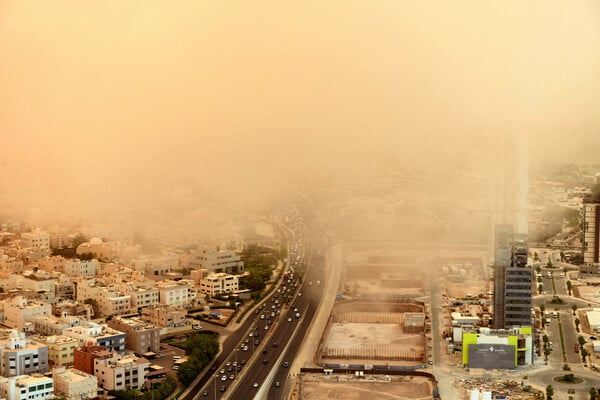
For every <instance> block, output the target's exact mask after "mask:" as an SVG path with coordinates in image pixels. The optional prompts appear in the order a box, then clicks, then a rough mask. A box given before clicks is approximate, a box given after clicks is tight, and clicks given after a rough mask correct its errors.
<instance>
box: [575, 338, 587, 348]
mask: <svg viewBox="0 0 600 400" xmlns="http://www.w3.org/2000/svg"><path fill="white" fill-rule="evenodd" d="M577 342H578V343H579V345H580V346H583V345H584V344H586V343H587V342H586V341H585V338H584V337H583V336H581V335H579V336H578V337H577Z"/></svg>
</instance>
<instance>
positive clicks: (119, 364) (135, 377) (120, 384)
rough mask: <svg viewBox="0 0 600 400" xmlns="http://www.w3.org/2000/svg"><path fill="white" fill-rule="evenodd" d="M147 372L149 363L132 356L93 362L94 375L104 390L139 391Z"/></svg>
mask: <svg viewBox="0 0 600 400" xmlns="http://www.w3.org/2000/svg"><path fill="white" fill-rule="evenodd" d="M149 370H150V363H149V362H148V361H146V359H145V358H138V357H136V356H134V355H133V354H128V355H125V356H122V355H119V354H115V355H114V356H113V357H112V358H96V359H95V360H94V375H96V377H97V378H98V384H99V385H100V386H102V387H103V388H104V389H105V390H125V389H140V388H142V386H143V385H144V382H145V380H146V374H147V373H148V371H149Z"/></svg>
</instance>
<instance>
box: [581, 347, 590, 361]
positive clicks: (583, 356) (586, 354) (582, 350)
mask: <svg viewBox="0 0 600 400" xmlns="http://www.w3.org/2000/svg"><path fill="white" fill-rule="evenodd" d="M588 354H589V353H588V351H587V350H586V349H584V348H583V347H582V348H581V359H582V360H583V362H585V360H586V359H587V356H588Z"/></svg>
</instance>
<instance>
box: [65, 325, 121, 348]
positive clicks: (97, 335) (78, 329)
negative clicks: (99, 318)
mask: <svg viewBox="0 0 600 400" xmlns="http://www.w3.org/2000/svg"><path fill="white" fill-rule="evenodd" d="M63 335H65V336H69V337H73V338H75V339H78V340H79V343H80V344H81V345H83V344H84V343H92V344H95V345H98V346H106V349H107V350H108V351H118V352H120V353H123V352H125V333H123V332H120V331H117V330H116V329H112V328H109V327H108V326H106V325H104V324H97V323H95V322H87V323H86V324H85V325H82V326H75V327H73V328H67V329H64V330H63Z"/></svg>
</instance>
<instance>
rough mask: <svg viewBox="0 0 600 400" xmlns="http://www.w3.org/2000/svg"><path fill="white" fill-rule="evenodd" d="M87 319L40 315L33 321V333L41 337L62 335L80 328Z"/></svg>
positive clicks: (70, 316)
mask: <svg viewBox="0 0 600 400" xmlns="http://www.w3.org/2000/svg"><path fill="white" fill-rule="evenodd" d="M84 321H86V320H85V319H83V318H81V317H77V316H72V315H64V316H62V317H57V316H55V315H38V316H36V317H34V318H33V319H32V321H31V323H32V324H33V331H35V332H37V333H39V334H41V335H62V333H63V330H65V329H67V328H73V327H76V326H80V325H82V324H83V323H84Z"/></svg>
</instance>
